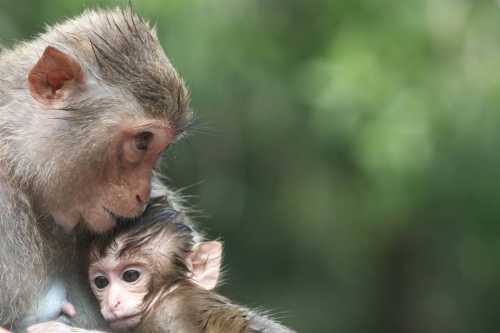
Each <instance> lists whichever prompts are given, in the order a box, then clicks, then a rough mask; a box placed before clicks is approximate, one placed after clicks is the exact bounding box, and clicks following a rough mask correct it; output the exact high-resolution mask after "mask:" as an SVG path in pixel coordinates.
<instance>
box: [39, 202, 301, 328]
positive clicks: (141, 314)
mask: <svg viewBox="0 0 500 333" xmlns="http://www.w3.org/2000/svg"><path fill="white" fill-rule="evenodd" d="M178 217H179V215H178V213H177V212H176V211H174V210H172V209H170V208H165V207H164V206H162V205H156V206H155V205H152V206H150V207H149V208H148V209H147V210H146V212H145V214H144V215H143V217H141V218H140V219H139V220H136V221H133V223H130V222H126V221H125V222H124V223H121V224H120V225H119V226H118V227H117V228H116V229H115V230H114V231H113V232H112V233H110V234H108V235H105V236H98V237H97V238H96V239H95V240H94V241H93V243H92V244H91V248H90V252H89V280H90V284H91V288H92V291H93V293H94V295H95V296H96V298H97V300H98V302H99V305H100V308H101V313H102V315H103V317H104V319H105V320H107V321H108V322H109V323H110V326H111V328H112V330H113V331H131V332H139V333H226V332H228V333H231V332H235V333H245V332H249V333H251V332H273V333H274V332H280V333H290V332H293V331H292V330H290V329H288V328H286V327H284V326H282V325H280V324H278V323H276V322H274V321H273V320H271V319H269V318H267V317H265V316H262V315H259V314H257V313H255V312H254V311H251V310H249V309H247V308H244V307H242V306H239V305H236V304H234V303H232V302H230V301H229V300H228V299H227V298H225V297H223V296H221V295H219V294H217V293H216V292H214V291H213V289H214V288H215V287H216V285H217V282H218V279H219V275H220V271H221V259H222V244H221V243H220V242H218V241H208V242H198V243H195V238H197V234H196V233H195V232H194V231H193V230H192V229H191V228H190V227H189V226H187V225H186V224H183V223H180V222H179V221H180V220H182V219H179V218H178ZM50 325H53V326H52V327H51V326H50ZM54 325H55V326H54ZM63 327H65V325H64V324H60V323H52V324H39V325H37V327H36V329H33V330H31V331H32V332H65V330H64V329H63ZM66 328H67V326H66ZM67 331H68V332H81V331H80V330H76V331H75V330H74V329H73V330H70V329H68V330H67Z"/></svg>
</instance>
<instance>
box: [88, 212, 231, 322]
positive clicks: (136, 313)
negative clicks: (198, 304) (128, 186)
mask: <svg viewBox="0 0 500 333" xmlns="http://www.w3.org/2000/svg"><path fill="white" fill-rule="evenodd" d="M175 216H176V213H175V212H174V211H172V210H171V209H169V208H161V207H153V208H151V207H150V208H148V209H147V210H146V213H145V215H144V217H141V218H140V219H139V220H138V221H134V223H129V224H127V225H126V226H119V227H117V228H116V229H114V230H113V231H112V232H111V233H109V234H106V235H101V236H98V237H97V238H96V239H95V240H94V242H93V243H92V246H91V250H90V254H89V262H90V266H89V281H90V284H91V288H92V291H93V293H94V295H95V296H96V298H97V300H98V302H99V304H100V307H101V313H102V315H103V317H104V319H106V320H107V321H109V322H110V324H111V326H112V328H113V329H125V328H131V327H134V326H136V325H138V324H139V323H140V322H141V320H142V319H143V317H144V315H145V314H146V313H147V310H148V309H150V308H151V307H152V306H153V304H154V302H156V301H157V300H158V299H159V298H160V297H168V294H169V293H170V292H173V291H175V289H176V288H177V286H179V285H180V284H183V285H186V282H187V283H188V284H187V285H189V286H192V287H193V288H202V289H206V290H211V289H213V288H215V286H216V284H217V282H218V279H219V274H220V268H221V267H220V266H221V258H222V244H221V243H220V242H217V241H209V242H201V243H197V244H194V242H193V232H192V230H191V229H190V227H188V226H187V225H185V224H182V223H178V222H176V218H175Z"/></svg>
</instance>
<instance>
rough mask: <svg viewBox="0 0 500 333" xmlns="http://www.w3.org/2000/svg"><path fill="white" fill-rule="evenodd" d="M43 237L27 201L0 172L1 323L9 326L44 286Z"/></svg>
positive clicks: (26, 308)
mask: <svg viewBox="0 0 500 333" xmlns="http://www.w3.org/2000/svg"><path fill="white" fill-rule="evenodd" d="M43 241H44V240H43V239H42V237H40V234H39V233H38V232H37V230H36V221H35V218H34V214H33V213H32V209H31V206H30V204H29V201H28V200H27V199H26V198H25V197H24V196H23V195H22V194H20V193H16V192H15V191H13V189H12V188H11V187H10V186H9V185H8V184H7V182H5V181H4V179H3V178H2V175H1V173H0V253H1V255H0V286H1V292H0V326H3V327H12V326H13V325H14V324H15V322H16V321H17V320H18V319H19V316H20V315H23V314H25V313H27V312H28V311H29V310H30V308H31V305H32V304H31V303H32V299H33V297H35V295H37V294H38V293H39V290H42V289H43V288H44V284H45V282H46V271H45V269H44V267H45V259H44V254H45V251H44V250H45V249H44V245H43Z"/></svg>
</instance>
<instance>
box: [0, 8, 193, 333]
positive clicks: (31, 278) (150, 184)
mask: <svg viewBox="0 0 500 333" xmlns="http://www.w3.org/2000/svg"><path fill="white" fill-rule="evenodd" d="M0 73H1V74H2V75H1V79H0V80H1V81H0V288H1V289H0V327H5V328H11V329H12V328H13V327H16V325H17V324H18V323H19V321H20V319H22V318H23V316H24V315H25V314H27V313H29V312H30V311H32V309H33V306H34V304H35V303H36V302H37V300H38V299H39V298H40V297H42V296H43V295H44V293H46V290H47V289H48V288H49V287H50V285H49V284H50V282H51V281H52V279H53V276H54V275H55V276H57V278H58V279H59V278H61V279H62V280H63V281H64V282H65V284H66V287H67V290H66V291H67V293H68V299H69V301H71V302H72V303H73V304H75V306H76V308H77V309H78V312H77V313H78V314H77V316H76V317H75V318H74V319H73V321H72V322H71V323H72V324H74V325H77V326H81V327H85V328H94V327H99V326H100V324H99V323H98V321H99V320H98V318H100V317H99V314H98V312H97V306H96V305H95V304H94V303H93V300H92V297H91V296H90V294H89V291H88V290H87V288H88V287H87V286H86V282H85V269H84V268H85V265H84V264H82V259H81V258H83V256H81V255H80V252H81V251H82V248H83V247H85V237H83V235H85V234H86V231H91V232H95V233H100V232H104V231H107V230H109V229H111V228H113V226H114V224H115V218H116V217H117V216H122V217H133V216H137V215H139V214H141V213H142V212H143V210H144V208H145V205H146V204H147V203H148V201H149V198H150V196H151V195H155V193H156V192H158V194H161V193H167V197H168V198H169V201H170V204H171V205H172V206H173V207H174V208H175V207H176V206H177V205H176V203H175V198H173V197H172V196H173V195H172V193H171V192H169V191H168V190H167V189H165V188H163V187H161V185H159V183H158V182H157V181H155V180H154V177H153V176H152V172H153V168H154V166H155V164H156V162H157V160H158V157H159V155H160V154H161V153H162V152H163V151H164V150H165V149H166V147H167V146H168V145H169V144H170V143H172V142H173V141H174V140H175V139H176V138H178V137H179V136H180V135H181V134H182V133H183V132H184V130H185V129H186V127H187V126H188V124H189V123H190V120H191V117H192V116H191V112H190V111H189V110H188V93H187V90H186V88H185V86H184V84H183V81H182V79H181V78H180V77H179V75H178V74H177V72H176V71H175V69H174V67H173V66H172V64H171V63H170V61H169V60H168V58H167V56H166V55H165V53H164V52H163V50H162V49H161V47H160V45H159V42H158V40H157V37H156V35H155V32H154V30H152V29H151V28H150V26H149V24H148V23H147V22H145V21H144V20H143V19H142V18H140V17H138V16H137V15H136V14H134V13H133V12H132V10H130V9H127V10H118V9H116V10H97V11H87V12H85V13H84V14H83V15H81V16H79V17H77V18H74V19H71V20H68V21H66V22H64V23H62V24H60V25H56V26H54V27H49V28H48V29H47V32H46V33H44V34H42V35H41V36H39V37H38V38H37V39H35V40H33V41H31V42H26V43H22V44H20V45H17V46H16V47H15V48H14V49H12V50H4V51H2V52H1V53H0ZM152 188H153V190H152ZM178 208H179V207H178V206H177V208H176V209H178ZM83 252H85V251H84V250H83ZM49 272H50V275H49ZM16 330H22V329H19V328H17V329H16Z"/></svg>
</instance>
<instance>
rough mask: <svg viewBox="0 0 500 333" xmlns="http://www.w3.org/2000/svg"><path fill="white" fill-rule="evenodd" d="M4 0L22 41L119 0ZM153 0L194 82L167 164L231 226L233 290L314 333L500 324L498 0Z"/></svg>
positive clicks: (175, 179)
mask: <svg viewBox="0 0 500 333" xmlns="http://www.w3.org/2000/svg"><path fill="white" fill-rule="evenodd" d="M0 1H1V2H0V4H1V6H0V31H2V33H1V35H0V36H1V37H2V42H3V43H4V44H7V45H9V44H11V43H12V42H13V40H15V39H19V38H28V37H29V36H31V35H33V34H34V33H36V32H38V31H40V30H41V28H42V26H43V24H44V23H46V22H55V21H57V20H61V19H62V18H63V17H66V16H71V15H75V14H77V13H79V12H81V11H82V9H84V8H87V7H89V6H95V5H98V4H100V5H110V4H116V2H115V1H112V2H111V1H89V0H87V1H85V2H84V3H81V2H80V1H76V0H73V1H68V0H53V1H50V2H42V1H36V2H35V1H30V0H17V1H7V0H0ZM120 3H121V2H120ZM136 7H137V9H138V11H139V12H140V13H141V14H143V15H145V16H146V17H148V18H149V19H150V20H151V21H153V22H155V23H156V25H157V28H158V32H159V36H160V38H161V39H162V43H163V45H164V47H165V49H166V51H167V53H168V54H169V56H170V57H171V58H172V59H173V62H174V64H175V65H176V66H177V67H178V69H179V70H180V72H181V73H182V74H183V76H184V77H185V79H186V81H187V82H188V84H189V86H190V88H191V90H192V97H193V108H194V109H195V110H196V112H197V114H198V115H199V118H200V125H199V126H198V128H197V129H195V130H194V131H193V132H192V135H191V136H190V137H189V138H188V139H187V140H185V141H183V142H181V143H179V144H178V145H177V146H175V147H174V148H173V149H172V151H171V153H170V155H169V157H168V158H167V160H166V161H165V163H164V170H165V173H167V174H168V175H169V176H170V177H171V179H172V183H174V184H175V185H176V186H179V187H184V186H190V185H192V184H196V185H195V186H192V187H189V188H188V189H186V191H185V192H186V193H187V194H190V195H193V196H194V198H193V199H192V200H191V202H192V203H193V204H195V205H196V206H197V207H198V208H200V209H201V211H202V212H204V213H206V214H208V215H209V217H208V218H200V224H201V225H202V226H203V227H204V228H205V229H206V230H207V231H208V232H209V235H210V236H211V237H221V238H222V239H223V240H224V241H225V253H226V256H225V262H226V264H227V268H228V269H227V270H228V275H227V276H228V279H227V281H228V283H227V285H225V286H224V287H223V288H222V289H223V290H222V291H223V292H224V293H226V294H227V295H228V296H230V297H233V298H235V299H236V300H238V301H241V302H242V303H245V304H248V305H251V306H261V307H263V308H270V309H275V310H276V311H275V312H276V313H277V314H278V317H279V318H282V319H283V322H284V323H286V324H287V325H290V326H292V327H294V328H295V329H297V331H299V332H436V333H437V332H439V333H442V332H455V333H456V332H464V333H465V332H492V331H495V330H496V329H497V328H498V327H499V325H500V321H499V319H498V318H499V317H497V316H496V314H497V309H498V306H499V305H500V284H499V282H498V281H500V265H497V263H499V262H500V245H499V244H500V242H499V241H498V240H499V238H500V223H499V222H498V220H497V218H498V217H499V216H500V204H499V201H500V183H497V182H498V181H499V179H500V157H499V155H500V154H499V153H498V148H497V144H498V142H500V131H499V130H498V124H499V122H500V112H499V111H498V110H497V109H498V108H499V107H500V94H499V91H500V80H499V77H500V38H499V36H500V8H499V4H498V2H494V1H477V0H439V1H431V0H427V1H422V0H408V1H389V0H381V1H372V0H358V1H347V0H345V1H330V0H312V1H305V0H302V1H300V0H267V1H264V0H254V1H232V0H218V1H196V0H183V1H180V0H169V1H161V0H144V1H136ZM497 266H499V267H497Z"/></svg>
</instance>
